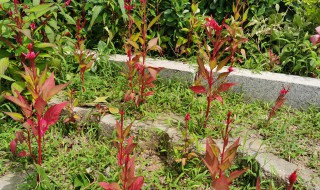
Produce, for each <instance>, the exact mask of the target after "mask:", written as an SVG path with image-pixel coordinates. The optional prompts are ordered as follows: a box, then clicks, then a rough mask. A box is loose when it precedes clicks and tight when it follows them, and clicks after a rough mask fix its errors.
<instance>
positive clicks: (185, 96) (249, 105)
mask: <svg viewBox="0 0 320 190" xmlns="http://www.w3.org/2000/svg"><path fill="white" fill-rule="evenodd" d="M115 72H118V71H117V70H115ZM102 73H103V74H98V75H90V73H87V75H86V79H87V80H86V90H87V91H86V92H85V93H83V92H81V91H80V92H77V93H76V97H77V98H78V99H79V100H80V101H79V102H83V103H81V104H80V105H85V106H86V108H84V110H86V109H94V107H92V106H93V105H95V104H97V101H96V102H94V101H95V100H96V99H97V98H98V97H104V98H103V101H102V103H101V104H103V105H106V106H114V107H116V106H117V105H118V104H119V103H120V102H121V99H122V98H121V97H123V92H122V90H121V89H122V88H123V87H124V86H125V79H124V78H123V77H121V76H118V77H116V76H112V75H111V74H110V73H109V75H105V74H106V73H105V72H102ZM105 78H107V79H108V80H105ZM109 79H110V80H109ZM79 85H80V80H79V79H75V80H74V81H73V83H72V84H71V86H70V89H72V88H74V87H76V86H79ZM188 86H189V85H187V84H186V83H181V82H178V81H171V80H168V78H166V80H162V79H160V82H158V83H157V84H156V89H155V91H156V92H157V93H156V94H154V96H152V97H150V98H148V102H147V103H146V104H144V105H142V106H141V108H140V111H139V112H140V114H138V115H140V116H135V117H133V116H134V115H133V114H132V113H133V112H132V111H134V106H133V107H130V106H129V107H128V108H127V111H126V112H127V117H128V118H130V117H133V118H132V119H133V120H136V119H139V117H141V116H142V115H143V120H142V121H141V122H140V123H145V126H149V127H150V128H157V126H158V128H161V125H168V126H170V128H174V129H175V130H177V131H178V132H179V133H181V132H183V127H182V126H183V117H182V116H183V115H184V114H185V113H186V112H190V113H191V115H192V119H191V124H190V132H191V134H193V135H190V136H191V137H192V138H195V139H198V142H199V143H198V148H199V147H201V146H200V145H201V142H203V141H201V140H202V139H205V136H203V132H202V131H201V130H200V129H199V128H198V127H197V122H199V119H200V118H201V115H202V113H203V111H204V110H205V98H204V97H194V95H193V93H192V91H191V90H189V89H188ZM110 89H113V90H112V91H111V90H110ZM223 98H224V99H225V102H224V104H223V105H222V104H220V103H218V102H215V103H214V105H213V111H212V115H213V118H214V120H211V121H210V125H209V126H210V127H209V129H208V131H207V134H209V135H211V136H212V137H214V138H217V139H218V138H219V132H218V129H219V128H220V127H222V126H223V125H224V120H225V118H224V117H223V116H224V115H226V113H227V111H228V110H232V112H233V114H234V118H235V121H234V124H233V126H234V130H233V134H232V137H233V138H235V137H237V136H238V135H239V134H240V132H241V131H242V132H243V131H249V133H248V135H244V133H242V137H244V138H243V139H246V137H250V136H251V137H254V138H259V139H261V140H263V143H262V144H264V145H266V148H267V151H266V152H267V153H268V154H269V153H274V154H275V155H277V156H278V157H280V158H281V157H282V158H283V159H285V160H287V161H289V162H291V163H293V164H295V165H291V167H292V170H294V169H296V168H298V169H299V171H303V168H310V170H313V172H314V173H315V174H316V175H318V174H319V159H318V158H319V150H318V147H319V136H320V135H319V130H318V128H319V126H320V125H319V121H320V118H319V117H320V115H319V110H318V108H309V109H307V110H304V111H302V110H297V109H293V108H290V107H283V108H281V109H280V111H279V112H277V115H276V117H275V118H273V119H272V120H271V123H270V125H269V127H268V128H264V125H263V124H264V122H265V120H266V118H267V114H268V110H270V108H271V106H272V104H269V103H262V102H258V101H251V102H248V101H247V100H246V98H244V97H243V96H242V95H239V94H233V93H225V94H224V95H223ZM58 99H59V100H58V101H61V98H58ZM84 102H87V103H84ZM189 102H192V105H191V104H190V103H189ZM88 107H89V108H88ZM65 114H67V112H65ZM85 115H86V114H84V116H85ZM89 115H90V114H89ZM107 116H108V115H107ZM109 116H110V115H109ZM115 116H116V118H117V115H115ZM83 118H86V117H83ZM102 120H103V118H102ZM159 122H160V127H159ZM155 123H157V124H155ZM135 127H136V128H137V129H139V125H138V124H137V125H136V126H135ZM140 127H141V125H140ZM18 128H19V125H18V124H16V123H14V122H9V123H5V124H4V123H3V124H2V127H1V129H2V131H1V133H0V134H2V135H4V137H5V138H3V140H2V141H3V143H2V144H3V147H2V148H1V151H2V152H3V153H4V156H3V160H2V161H1V162H2V163H3V166H4V167H3V168H2V170H1V175H4V174H6V173H7V172H8V171H19V170H21V169H22V168H24V169H26V170H27V171H30V170H29V169H30V165H29V164H28V163H29V162H28V159H19V162H16V161H18V160H17V158H13V157H12V155H11V153H10V151H9V149H8V147H9V142H10V140H11V139H12V138H13V137H14V131H16V130H17V129H18ZM100 129H101V125H97V122H94V123H93V122H87V121H84V122H80V123H78V124H77V125H66V124H64V123H62V122H61V123H59V124H58V125H57V126H54V127H52V128H51V130H50V135H48V137H47V138H48V139H46V142H47V143H46V144H45V147H44V149H45V150H46V152H47V153H46V155H45V158H44V159H45V161H44V169H45V171H46V173H47V174H48V176H49V178H50V179H51V180H52V181H51V183H52V184H54V186H55V187H58V188H66V189H70V188H75V186H79V187H80V186H82V187H86V186H88V185H90V184H91V183H92V184H91V185H90V186H89V187H90V189H95V188H98V186H97V183H93V182H95V181H109V182H111V181H115V180H116V178H117V175H118V171H117V169H116V167H115V163H116V157H115V156H114V155H116V149H115V148H114V147H113V146H112V141H111V140H112V138H111V139H110V138H106V137H105V136H104V135H102V136H101V132H99V131H100ZM150 131H153V132H150ZM133 133H134V134H136V135H135V136H136V141H137V142H138V143H139V146H138V148H137V150H136V151H135V153H136V155H137V174H138V175H142V176H144V177H145V185H144V187H145V188H146V189H149V188H155V189H161V188H176V189H179V188H183V189H206V188H209V187H210V177H209V174H208V172H207V171H206V169H205V166H204V165H203V163H202V162H201V160H200V159H199V158H195V159H192V160H190V161H188V164H187V165H186V166H185V168H182V167H181V163H176V161H175V160H176V158H179V155H180V154H179V151H178V150H179V148H177V147H175V148H174V147H171V146H169V145H168V144H167V145H166V143H165V144H164V145H163V144H162V145H161V146H160V147H159V146H154V141H155V140H154V137H155V135H154V134H161V130H160V131H159V129H158V130H156V129H151V130H149V129H148V130H145V129H143V128H141V129H140V130H137V131H136V132H133ZM109 134H110V133H109ZM245 134H246V133H245ZM169 137H170V136H169ZM163 138H164V140H162V141H164V142H167V140H168V139H166V138H167V137H166V135H165V134H164V135H163ZM179 141H181V139H179V138H178V139H176V140H175V142H179ZM150 143H151V145H150ZM155 144H157V143H155ZM244 144H245V143H244ZM254 144H255V143H254ZM260 144H261V143H260ZM158 145H159V144H158ZM146 147H148V148H146ZM196 147H197V146H196ZM268 147H272V148H271V149H270V148H268ZM193 150H195V151H196V152H200V150H201V148H200V149H193ZM202 151H203V148H202ZM243 151H244V152H246V151H245V150H244V149H243ZM243 151H241V152H243ZM267 157H269V156H267ZM267 157H264V156H261V158H260V159H261V162H260V166H261V165H263V164H261V163H263V162H265V161H266V160H267ZM254 158H257V156H256V155H255V154H247V155H246V154H244V155H243V156H241V155H239V160H240V161H237V163H238V164H236V166H235V167H236V168H241V167H246V166H249V167H250V171H251V172H248V173H246V174H245V175H244V176H243V177H242V178H240V179H238V180H237V181H235V182H234V186H235V187H244V186H247V185H250V186H252V187H254V186H255V178H256V176H255V173H256V172H258V171H259V169H258V168H260V166H259V164H257V163H258V162H257V161H256V160H255V159H254ZM21 161H22V162H21ZM266 163H267V162H266ZM269 167H270V168H271V169H270V170H269V172H270V174H271V175H274V174H275V173H276V172H273V171H272V170H273V167H272V166H269ZM233 169H235V168H233ZM271 171H272V172H271ZM290 172H292V171H287V172H285V173H284V175H283V176H282V177H280V179H282V182H283V180H285V179H286V177H287V175H288V174H289V173H290ZM100 174H102V175H100ZM301 174H302V175H301ZM301 174H300V175H301V176H303V177H305V176H307V174H305V173H302V172H301ZM103 176H104V177H103ZM311 176H312V175H311ZM31 179H32V180H35V178H34V177H33V178H32V177H30V180H31ZM271 181H273V182H272V183H274V184H278V185H279V183H277V182H279V181H278V180H277V178H274V177H273V178H270V177H267V178H263V181H262V182H263V183H262V184H269V183H270V182H271ZM280 181H281V180H280ZM311 181H312V182H316V181H315V179H311ZM28 183H29V184H31V185H32V183H31V181H29V182H28ZM33 183H34V182H33ZM308 184H310V183H304V182H302V181H300V185H298V186H297V187H298V188H299V187H300V188H301V189H303V185H308ZM282 185H283V184H282ZM276 186H277V185H276ZM280 186H281V185H280ZM280 186H278V187H280ZM313 186H314V185H313ZM309 187H310V188H311V187H312V185H311V186H309ZM314 187H315V186H314ZM310 188H308V189H310Z"/></svg>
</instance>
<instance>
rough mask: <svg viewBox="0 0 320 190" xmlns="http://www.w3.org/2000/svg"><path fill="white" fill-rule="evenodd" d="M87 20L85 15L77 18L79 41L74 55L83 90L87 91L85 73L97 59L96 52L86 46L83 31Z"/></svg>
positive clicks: (77, 38) (77, 37) (77, 36)
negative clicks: (95, 57)
mask: <svg viewBox="0 0 320 190" xmlns="http://www.w3.org/2000/svg"><path fill="white" fill-rule="evenodd" d="M86 22H87V20H86V18H85V17H84V16H80V17H79V18H78V20H77V24H76V40H77V41H76V43H75V47H74V49H75V51H74V57H75V60H76V62H77V63H78V64H79V68H80V77H81V82H82V91H83V92H84V91H85V88H84V73H85V72H86V71H87V70H89V69H90V68H91V67H92V65H93V63H94V61H95V59H94V56H95V53H94V52H90V51H89V50H87V49H86V47H85V41H86V37H85V36H84V35H83V34H82V33H83V30H84V27H85V24H86Z"/></svg>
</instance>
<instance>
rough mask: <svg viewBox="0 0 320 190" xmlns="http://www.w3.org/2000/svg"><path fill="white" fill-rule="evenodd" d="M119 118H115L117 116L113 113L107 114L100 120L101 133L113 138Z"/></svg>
mask: <svg viewBox="0 0 320 190" xmlns="http://www.w3.org/2000/svg"><path fill="white" fill-rule="evenodd" d="M116 123H117V120H116V119H115V117H114V116H113V115H111V114H108V115H105V116H104V117H102V119H101V121H100V123H99V124H100V126H101V128H100V132H99V133H100V135H102V136H104V137H107V138H111V137H112V133H113V131H114V129H115V126H116Z"/></svg>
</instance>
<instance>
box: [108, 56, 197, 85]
mask: <svg viewBox="0 0 320 190" xmlns="http://www.w3.org/2000/svg"><path fill="white" fill-rule="evenodd" d="M109 60H110V61H114V62H118V63H125V62H126V61H127V56H126V55H118V54H116V55H110V57H109ZM146 63H147V65H148V66H152V67H162V68H164V69H163V70H161V72H160V73H159V77H161V78H163V79H171V80H178V81H181V82H187V83H189V84H192V83H193V82H194V78H195V76H196V70H195V68H194V67H193V66H191V65H188V64H183V63H182V62H176V61H168V60H160V59H152V58H147V60H146Z"/></svg>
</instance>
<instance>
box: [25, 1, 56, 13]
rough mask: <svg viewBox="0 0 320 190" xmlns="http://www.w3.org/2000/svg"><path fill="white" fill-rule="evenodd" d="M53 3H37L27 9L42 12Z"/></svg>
mask: <svg viewBox="0 0 320 190" xmlns="http://www.w3.org/2000/svg"><path fill="white" fill-rule="evenodd" d="M52 5H53V3H44V4H41V5H37V6H34V7H32V8H31V9H29V10H26V12H40V11H44V10H46V9H48V8H49V7H51V6H52Z"/></svg>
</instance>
